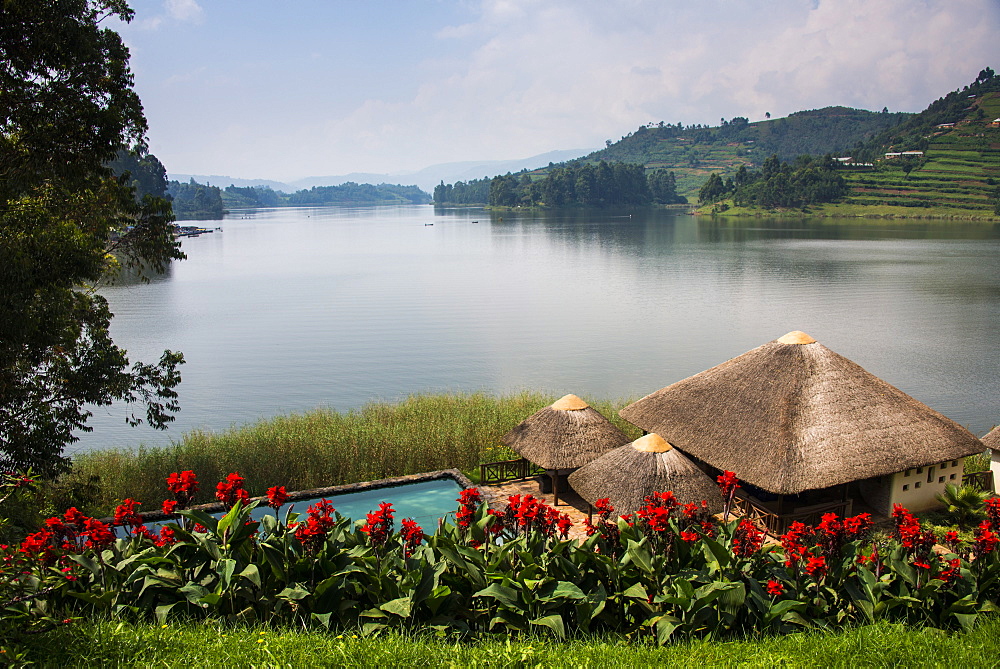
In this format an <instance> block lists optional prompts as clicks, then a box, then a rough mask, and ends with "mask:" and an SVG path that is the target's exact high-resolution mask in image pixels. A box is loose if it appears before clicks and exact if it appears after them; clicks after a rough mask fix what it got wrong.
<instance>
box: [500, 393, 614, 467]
mask: <svg viewBox="0 0 1000 669" xmlns="http://www.w3.org/2000/svg"><path fill="white" fill-rule="evenodd" d="M501 441H502V442H503V443H504V445H506V446H509V447H510V448H512V449H513V450H514V451H516V452H517V453H518V455H520V456H521V457H522V458H525V459H526V460H529V461H531V462H533V463H535V464H536V465H538V466H539V467H542V468H544V469H551V470H558V469H573V468H575V467H580V466H582V465H585V464H587V463H588V462H590V461H591V460H593V459H594V458H596V457H598V456H600V455H603V454H604V453H606V452H608V451H610V450H611V449H613V448H616V447H618V446H621V445H622V444H626V443H628V437H627V436H626V435H625V433H624V432H622V431H621V430H619V429H618V428H617V427H615V426H614V425H612V424H611V421H609V420H608V419H607V418H605V417H604V416H603V415H601V413H600V412H599V411H597V410H596V409H594V408H593V407H591V406H590V405H588V404H587V403H586V402H584V401H583V400H581V399H580V398H579V397H577V396H576V395H566V396H565V397H563V398H562V399H560V400H558V401H557V402H555V403H554V404H552V405H551V406H547V407H545V408H544V409H541V410H539V411H537V412H535V413H534V414H532V415H531V416H529V417H528V418H526V419H524V420H523V421H522V422H521V423H520V424H519V425H518V426H517V427H515V428H514V429H513V430H511V431H510V432H508V433H507V434H505V435H504V436H503V437H502V439H501Z"/></svg>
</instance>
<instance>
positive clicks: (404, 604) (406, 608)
mask: <svg viewBox="0 0 1000 669" xmlns="http://www.w3.org/2000/svg"><path fill="white" fill-rule="evenodd" d="M379 608H380V609H382V610H383V611H385V612H387V613H391V614H393V615H397V616H399V617H400V618H409V617H410V613H411V612H412V610H413V604H412V602H411V601H410V598H409V597H399V598H398V599H393V600H391V601H388V602H386V603H385V604H383V605H382V606H380V607H379Z"/></svg>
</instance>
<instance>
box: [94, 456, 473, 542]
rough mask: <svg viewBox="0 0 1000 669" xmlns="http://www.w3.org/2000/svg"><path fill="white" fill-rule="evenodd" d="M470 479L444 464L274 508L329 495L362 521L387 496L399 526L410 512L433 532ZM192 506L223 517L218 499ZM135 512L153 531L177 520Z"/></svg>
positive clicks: (256, 514) (308, 493)
mask: <svg viewBox="0 0 1000 669" xmlns="http://www.w3.org/2000/svg"><path fill="white" fill-rule="evenodd" d="M471 485H472V484H471V482H470V481H469V480H468V479H466V478H465V476H464V475H462V474H461V472H458V471H457V470H445V471H441V472H428V473H426V474H414V475H410V476H403V477H399V478H395V479H383V480H380V481H366V482H364V483H356V484H349V485H342V486H333V487H330V488H318V489H315V490H305V491H299V492H292V493H289V500H288V502H287V503H286V504H285V505H284V506H283V507H281V508H280V509H279V510H278V517H279V518H281V519H282V520H283V519H284V518H285V513H286V512H287V511H288V508H289V507H293V509H292V510H293V511H294V512H296V513H298V514H300V516H301V517H304V516H305V515H306V512H307V511H308V509H309V507H310V506H312V505H313V504H315V503H316V502H319V501H320V500H324V499H328V500H330V502H331V503H332V504H333V508H334V509H336V511H337V513H339V514H340V515H341V516H344V517H347V518H350V519H352V520H353V521H355V522H363V521H364V520H365V519H366V516H367V514H368V513H369V512H372V511H377V510H378V505H379V503H381V502H389V503H390V504H392V508H393V517H394V519H395V528H396V529H397V530H398V529H399V528H400V524H401V522H402V520H403V519H404V518H412V519H413V520H414V521H415V522H416V523H417V524H418V525H420V527H421V528H423V530H424V532H425V533H427V534H433V533H434V532H435V531H437V525H438V520H439V519H441V518H446V517H448V516H449V515H451V514H453V513H454V512H455V511H456V510H457V509H458V496H459V494H460V493H461V492H462V490H463V489H465V488H466V487H469V486H471ZM266 502H267V500H266V499H264V500H262V501H261V504H260V506H258V507H257V508H256V509H254V510H253V511H252V512H251V518H253V519H254V520H260V519H261V518H262V517H263V516H265V515H273V514H274V509H272V508H270V507H268V506H267V505H266ZM194 508H195V509H200V510H202V511H205V512H206V513H210V514H211V515H213V516H215V517H216V518H221V517H222V516H223V514H224V513H225V509H224V508H223V506H222V505H221V504H206V505H202V506H197V507H194ZM139 515H140V516H142V517H143V518H144V519H145V521H146V525H147V526H148V527H149V528H150V529H151V530H152V531H154V532H158V531H159V527H160V526H161V525H162V524H163V523H166V522H171V521H174V520H176V517H173V518H170V517H168V516H166V515H165V514H163V513H162V512H159V511H150V512H145V513H141V514H139ZM103 520H104V521H105V522H108V523H110V521H111V519H110V518H105V519H103Z"/></svg>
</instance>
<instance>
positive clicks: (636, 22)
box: [121, 0, 1000, 180]
mask: <svg viewBox="0 0 1000 669" xmlns="http://www.w3.org/2000/svg"><path fill="white" fill-rule="evenodd" d="M132 6H133V8H134V9H135V11H136V16H135V20H134V21H133V22H132V23H131V24H130V25H127V26H124V27H122V28H121V32H122V35H123V37H124V39H125V42H126V43H127V44H128V46H129V47H130V49H131V52H132V67H133V70H134V72H135V85H136V89H137V90H138V92H139V94H140V96H141V97H142V100H143V103H144V105H145V108H146V116H147V118H148V119H149V124H150V132H149V137H150V148H151V150H152V152H153V153H154V154H156V155H157V156H158V157H159V158H160V160H162V161H163V163H164V164H165V165H166V167H167V170H168V171H169V172H176V173H200V174H226V175H229V176H234V177H247V178H270V179H279V180H291V179H296V178H300V177H304V176H311V175H328V174H343V173H347V172H354V171H366V172H396V171H403V170H417V169H420V168H422V167H426V166H428V165H431V164H434V163H441V162H451V161H462V160H493V159H496V160H501V159H516V158H524V157H528V156H532V155H535V154H539V153H543V152H546V151H551V150H555V149H576V148H588V147H593V148H596V147H600V146H603V144H604V141H605V140H606V139H614V140H617V139H619V138H620V137H621V136H622V135H624V134H626V133H628V132H630V131H633V130H635V129H636V128H637V127H638V126H639V125H640V124H642V123H647V122H650V121H653V122H656V121H661V120H662V121H665V122H668V123H677V122H682V123H684V124H691V123H703V124H711V125H717V124H718V123H719V119H720V118H722V117H725V118H726V119H730V118H732V117H734V116H745V117H747V118H749V119H750V120H752V121H755V120H759V119H762V118H763V116H764V113H765V112H770V113H771V114H772V116H783V115H786V114H788V113H791V112H794V111H798V110H801V109H814V108H818V107H825V106H828V105H847V106H852V107H860V108H864V109H873V110H880V109H882V107H888V108H889V109H890V110H891V111H919V110H921V109H923V108H924V107H925V106H926V105H927V103H928V102H930V101H931V100H933V99H935V98H937V97H940V96H941V95H944V94H945V93H947V92H948V91H950V90H954V89H956V88H960V87H961V86H962V85H964V84H967V83H970V82H971V81H972V80H973V79H975V77H976V75H977V74H978V73H979V71H980V70H981V69H982V68H983V67H985V66H987V65H989V66H991V67H993V68H994V69H996V70H1000V39H998V38H1000V1H998V0H764V1H758V2H746V1H745V0H684V1H683V2H679V1H677V0H424V1H418V0H393V1H388V0H351V1H350V2H342V1H341V0H290V1H288V2H275V1H274V0H268V1H266V2H264V1H261V0H132Z"/></svg>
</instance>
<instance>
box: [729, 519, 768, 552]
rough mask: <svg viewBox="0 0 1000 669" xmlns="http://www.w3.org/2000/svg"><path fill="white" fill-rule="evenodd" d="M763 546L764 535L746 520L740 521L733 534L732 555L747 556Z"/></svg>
mask: <svg viewBox="0 0 1000 669" xmlns="http://www.w3.org/2000/svg"><path fill="white" fill-rule="evenodd" d="M763 544H764V533H763V532H761V531H760V530H759V529H757V526H756V525H754V524H753V523H751V522H750V521H749V520H747V519H745V518H744V519H743V520H741V521H740V524H739V525H737V526H736V531H735V532H733V548H732V550H733V555H737V556H743V557H745V556H747V555H752V554H753V553H756V552H757V551H759V550H760V547H761V546H762V545H763Z"/></svg>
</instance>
